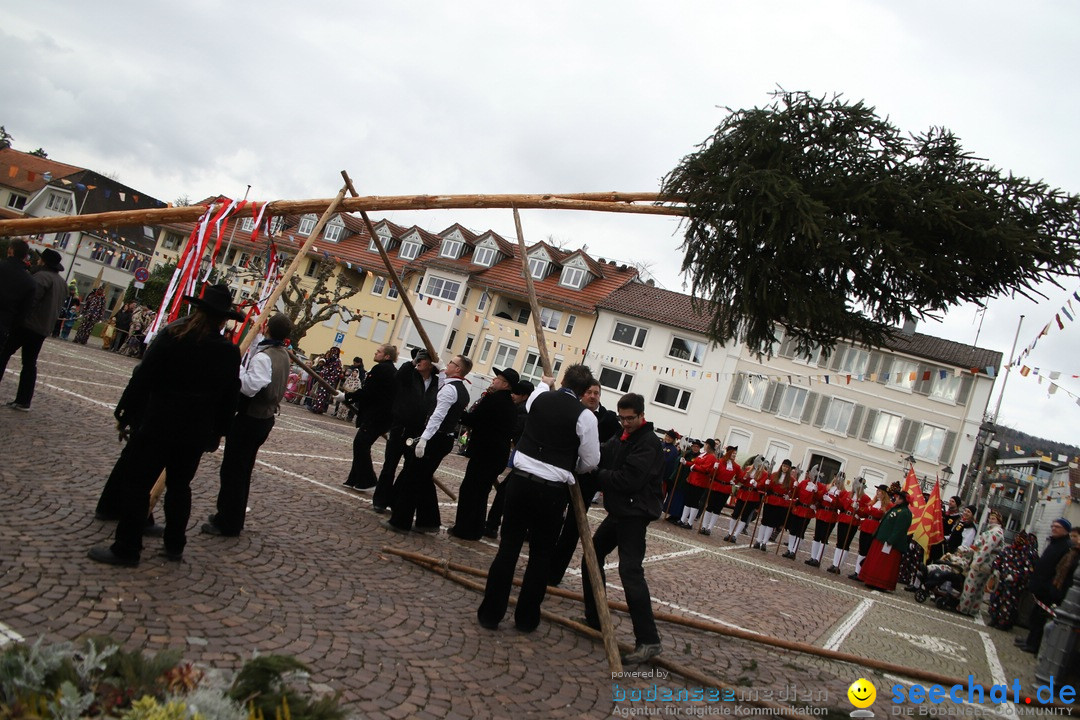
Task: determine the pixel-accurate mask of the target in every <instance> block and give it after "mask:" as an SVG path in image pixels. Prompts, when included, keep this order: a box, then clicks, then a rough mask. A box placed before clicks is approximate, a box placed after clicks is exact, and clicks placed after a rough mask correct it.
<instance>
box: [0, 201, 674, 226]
mask: <svg viewBox="0 0 1080 720" xmlns="http://www.w3.org/2000/svg"><path fill="white" fill-rule="evenodd" d="M672 201H674V202H678V198H663V197H661V196H660V195H659V194H658V193H645V192H635V193H620V192H602V193H564V194H552V193H548V194H502V195H498V194H485V195H366V196H357V197H353V198H348V199H346V200H345V201H344V202H340V201H339V203H340V205H341V207H340V210H341V212H357V211H360V210H379V211H392V210H483V209H494V208H503V209H505V208H512V207H519V208H546V209H549V210H592V211H597V212H615V213H636V214H643V215H673V216H681V215H686V214H687V213H688V209H687V207H686V206H684V205H671V204H666V205H659V204H649V205H635V204H633V203H670V202H672ZM333 202H334V201H333V200H331V199H323V198H318V199H312V200H276V201H274V202H271V203H268V204H267V206H266V212H267V213H269V214H271V215H295V214H304V213H315V212H324V211H325V210H326V209H327V208H328V207H329V206H330V204H331V203H333ZM213 207H215V206H214V205H184V206H182V207H164V208H148V209H143V210H115V211H112V212H104V213H88V214H86V215H58V216H54V217H41V218H18V219H14V220H0V235H8V236H17V235H34V234H37V233H49V232H64V231H72V230H98V229H103V228H113V227H122V226H125V225H163V224H166V223H181V222H195V221H197V220H198V219H199V218H201V217H202V216H203V213H205V212H206V211H207V210H208V209H210V208H213ZM253 215H254V206H253V205H249V206H247V207H244V208H241V209H240V210H237V211H236V213H235V214H234V215H233V217H237V218H243V217H252V216H253Z"/></svg>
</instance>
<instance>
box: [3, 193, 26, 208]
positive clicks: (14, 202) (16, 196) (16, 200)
mask: <svg viewBox="0 0 1080 720" xmlns="http://www.w3.org/2000/svg"><path fill="white" fill-rule="evenodd" d="M27 200H29V196H27V195H22V194H20V193H17V192H13V193H11V194H10V195H9V196H8V201H7V206H8V207H9V208H11V209H12V210H23V209H24V208H26V201H27Z"/></svg>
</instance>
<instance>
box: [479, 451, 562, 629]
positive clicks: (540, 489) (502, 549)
mask: <svg viewBox="0 0 1080 720" xmlns="http://www.w3.org/2000/svg"><path fill="white" fill-rule="evenodd" d="M568 499H569V494H568V491H567V488H566V487H565V486H561V485H551V484H547V483H542V482H537V481H536V480H531V479H528V478H524V477H522V476H521V475H519V474H518V473H517V472H516V471H514V472H511V473H510V476H509V477H508V478H507V479H506V512H505V516H504V518H503V526H502V534H501V535H500V536H499V538H500V539H499V550H498V552H496V553H495V559H494V560H492V561H491V567H490V568H489V569H488V578H487V585H486V586H485V588H484V599H483V601H482V602H481V603H480V607H479V608H478V609H477V611H476V616H477V617H478V618H479V619H480V622H482V623H484V624H486V625H495V624H498V623H499V622H500V621H501V620H502V619H503V616H504V615H505V614H506V607H507V605H509V603H510V588H511V586H512V585H513V582H514V568H515V567H516V566H517V561H518V558H519V557H520V556H521V546H522V545H523V544H524V543H525V539H526V538H528V539H529V562H528V564H527V565H526V566H525V575H524V577H523V579H522V583H521V592H520V593H519V594H518V602H517V607H516V608H515V609H514V624H515V625H516V626H517V627H518V629H519V630H525V631H526V632H529V631H532V630H535V629H536V627H537V626H538V625H539V624H540V604H541V603H542V602H543V601H544V594H545V593H546V592H547V581H548V575H549V572H550V566H551V551H552V548H553V547H554V546H555V539H556V537H558V534H559V527H560V526H561V524H562V519H563V511H564V510H566V503H567V501H568Z"/></svg>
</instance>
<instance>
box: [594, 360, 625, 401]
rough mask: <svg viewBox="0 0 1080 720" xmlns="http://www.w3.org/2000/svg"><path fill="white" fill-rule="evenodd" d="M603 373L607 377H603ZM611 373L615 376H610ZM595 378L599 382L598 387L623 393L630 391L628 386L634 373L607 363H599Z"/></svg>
mask: <svg viewBox="0 0 1080 720" xmlns="http://www.w3.org/2000/svg"><path fill="white" fill-rule="evenodd" d="M605 374H606V375H607V378H605V377H604V375H605ZM612 375H615V376H617V377H616V378H612ZM596 379H597V380H598V381H599V382H600V387H602V388H607V389H608V390H614V391H615V392H618V393H624V394H625V393H628V392H630V386H631V385H632V384H633V382H634V374H633V373H628V372H626V371H625V370H620V369H618V368H613V367H609V366H608V365H601V366H600V372H599V373H598V374H597V376H596ZM612 381H614V382H612Z"/></svg>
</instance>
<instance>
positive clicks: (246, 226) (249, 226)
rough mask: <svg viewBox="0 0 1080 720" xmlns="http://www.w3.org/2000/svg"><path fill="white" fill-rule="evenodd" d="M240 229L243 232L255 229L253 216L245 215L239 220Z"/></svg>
mask: <svg viewBox="0 0 1080 720" xmlns="http://www.w3.org/2000/svg"><path fill="white" fill-rule="evenodd" d="M240 229H241V230H242V231H244V232H251V231H252V230H254V229H255V218H249V217H246V218H244V219H242V220H241V221H240Z"/></svg>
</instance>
